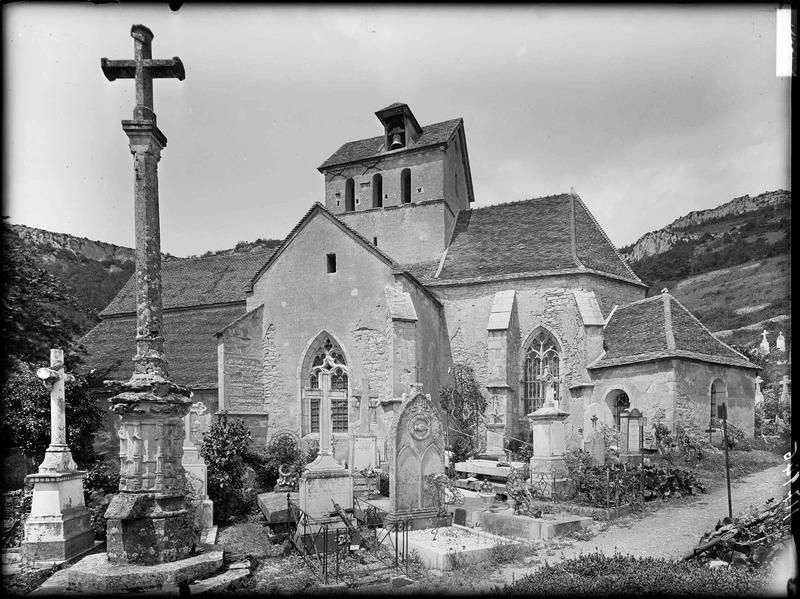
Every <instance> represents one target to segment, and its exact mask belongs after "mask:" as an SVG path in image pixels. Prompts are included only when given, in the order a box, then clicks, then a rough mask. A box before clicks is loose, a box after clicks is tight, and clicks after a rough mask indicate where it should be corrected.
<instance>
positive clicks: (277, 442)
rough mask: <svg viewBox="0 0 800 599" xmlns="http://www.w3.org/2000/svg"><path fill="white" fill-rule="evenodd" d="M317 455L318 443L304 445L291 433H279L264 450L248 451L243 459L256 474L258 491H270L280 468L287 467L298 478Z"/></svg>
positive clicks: (313, 441) (311, 442)
mask: <svg viewBox="0 0 800 599" xmlns="http://www.w3.org/2000/svg"><path fill="white" fill-rule="evenodd" d="M317 454H319V442H318V441H316V440H312V441H309V442H308V443H306V444H305V445H304V444H302V443H301V442H300V441H299V440H298V439H297V437H295V436H294V435H293V434H291V433H279V434H277V435H274V436H273V437H272V438H271V439H270V441H269V443H268V444H267V447H266V449H264V450H262V451H249V452H247V454H246V455H245V456H244V459H245V462H246V463H247V465H248V466H250V467H251V468H252V469H253V470H254V471H255V473H256V485H257V486H258V487H259V488H260V489H263V490H268V491H271V490H272V489H273V488H274V487H275V484H276V483H277V481H278V477H279V476H280V473H279V468H280V467H281V466H289V469H290V470H291V471H292V472H294V474H295V475H296V476H297V477H300V475H302V473H303V470H304V469H305V467H306V464H309V463H310V462H312V461H313V460H314V459H315V458H316V457H317Z"/></svg>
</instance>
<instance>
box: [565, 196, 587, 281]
mask: <svg viewBox="0 0 800 599" xmlns="http://www.w3.org/2000/svg"><path fill="white" fill-rule="evenodd" d="M576 228H577V224H576V222H575V194H574V193H571V192H570V194H569V251H570V253H571V254H572V259H573V260H575V264H576V265H577V267H578V268H580V269H585V268H586V266H585V265H584V264H583V262H581V260H580V258H578V243H577V241H576V238H577V230H576Z"/></svg>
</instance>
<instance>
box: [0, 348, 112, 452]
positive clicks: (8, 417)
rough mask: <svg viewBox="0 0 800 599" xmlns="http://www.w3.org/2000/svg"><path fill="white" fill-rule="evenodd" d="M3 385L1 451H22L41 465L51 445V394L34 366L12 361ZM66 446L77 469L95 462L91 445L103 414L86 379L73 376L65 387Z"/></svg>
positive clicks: (0, 431) (16, 360) (0, 429)
mask: <svg viewBox="0 0 800 599" xmlns="http://www.w3.org/2000/svg"><path fill="white" fill-rule="evenodd" d="M12 360H13V361H12V364H11V366H10V368H9V371H8V372H7V377H6V380H5V381H4V382H3V387H2V393H3V398H2V401H3V412H4V413H3V418H2V419H1V420H0V434H1V435H2V446H3V449H4V450H7V449H9V448H11V447H21V448H22V450H23V452H24V453H25V455H27V456H29V457H31V458H33V459H34V460H35V461H36V462H41V461H42V458H43V457H44V452H45V450H46V449H47V447H48V445H50V392H49V391H48V390H47V388H46V387H45V386H44V383H43V382H42V381H41V380H40V379H39V378H38V377H37V376H36V372H35V369H34V367H33V366H31V365H30V364H27V363H25V362H22V361H21V360H18V359H15V358H12ZM65 400H66V420H67V444H68V445H69V447H70V450H71V451H72V457H73V458H74V459H75V461H76V462H77V463H78V465H79V466H80V467H89V466H90V465H91V464H92V462H93V461H94V459H95V454H94V450H93V449H92V441H93V439H94V432H95V431H96V430H97V429H98V428H99V427H100V425H101V424H102V422H103V410H102V409H101V408H100V406H98V405H97V402H96V401H95V400H94V399H93V398H92V397H91V395H90V394H89V385H88V382H87V380H86V378H85V377H82V376H76V377H75V381H74V382H72V383H67V384H66V386H65Z"/></svg>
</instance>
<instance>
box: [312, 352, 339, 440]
mask: <svg viewBox="0 0 800 599" xmlns="http://www.w3.org/2000/svg"><path fill="white" fill-rule="evenodd" d="M333 352H334V350H333V348H331V349H329V350H328V351H327V352H326V354H325V357H324V358H323V360H322V364H320V365H319V366H314V368H313V369H312V372H314V373H316V375H317V377H318V378H317V380H318V381H319V388H320V389H322V401H321V402H320V407H319V455H320V456H323V455H326V456H333V450H332V448H331V432H332V429H333V422H332V420H331V396H330V391H331V375H333V374H347V366H345V365H344V364H341V363H339V362H337V361H336V357H335V356H334V354H333Z"/></svg>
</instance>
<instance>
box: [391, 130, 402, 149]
mask: <svg viewBox="0 0 800 599" xmlns="http://www.w3.org/2000/svg"><path fill="white" fill-rule="evenodd" d="M402 147H403V140H402V138H401V137H400V133H398V132H394V133H393V134H392V143H391V144H390V145H389V149H390V150H396V149H397V148H402Z"/></svg>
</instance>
